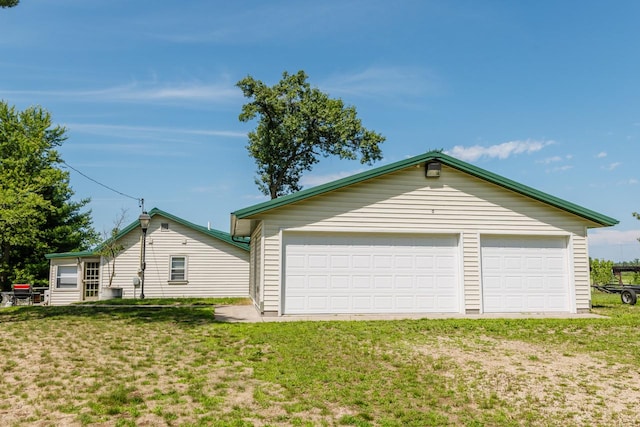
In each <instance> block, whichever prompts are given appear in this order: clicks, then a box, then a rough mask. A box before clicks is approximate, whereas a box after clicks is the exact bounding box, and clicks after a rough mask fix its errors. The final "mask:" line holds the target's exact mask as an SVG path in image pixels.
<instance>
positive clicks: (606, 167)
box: [602, 162, 622, 171]
mask: <svg viewBox="0 0 640 427" xmlns="http://www.w3.org/2000/svg"><path fill="white" fill-rule="evenodd" d="M621 164H622V163H621V162H614V163H610V164H609V165H607V166H603V167H602V169H605V170H608V171H612V170H614V169H616V168H617V167H618V166H620V165H621Z"/></svg>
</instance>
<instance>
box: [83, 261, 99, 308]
mask: <svg viewBox="0 0 640 427" xmlns="http://www.w3.org/2000/svg"><path fill="white" fill-rule="evenodd" d="M83 283H84V299H85V300H92V299H97V298H98V291H99V290H100V263H99V262H85V263H84V280H83Z"/></svg>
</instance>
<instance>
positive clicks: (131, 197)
mask: <svg viewBox="0 0 640 427" xmlns="http://www.w3.org/2000/svg"><path fill="white" fill-rule="evenodd" d="M61 162H62V163H63V164H64V165H65V166H67V167H68V168H69V169H72V170H74V171H76V172H78V173H79V174H80V175H82V176H84V177H85V178H87V179H88V180H89V181H92V182H95V183H96V184H98V185H99V186H101V187H104V188H106V189H107V190H110V191H113V192H114V193H117V194H119V195H121V196H124V197H128V198H130V199H133V200H135V201H137V202H138V203H139V204H141V205H143V204H144V199H142V198H140V197H133V196H130V195H128V194H125V193H123V192H122V191H118V190H116V189H115V188H112V187H109V186H108V185H106V184H103V183H101V182H99V181H96V180H95V179H93V178H91V177H90V176H88V175H86V174H84V173H82V172H80V171H79V170H78V169H76V168H74V167H73V166H71V165H70V164H69V163H67V162H65V161H64V160H61Z"/></svg>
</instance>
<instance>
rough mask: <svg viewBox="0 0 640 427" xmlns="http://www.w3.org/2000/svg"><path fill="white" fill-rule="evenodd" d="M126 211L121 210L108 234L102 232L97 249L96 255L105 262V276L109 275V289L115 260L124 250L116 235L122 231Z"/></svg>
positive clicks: (113, 273) (114, 270)
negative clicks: (101, 239)
mask: <svg viewBox="0 0 640 427" xmlns="http://www.w3.org/2000/svg"><path fill="white" fill-rule="evenodd" d="M126 218H127V211H126V210H125V209H123V210H122V211H120V215H118V216H117V217H116V219H115V220H114V221H113V228H112V229H111V231H110V232H107V231H105V232H103V233H102V237H103V242H102V243H101V244H100V246H99V247H98V250H97V252H98V254H99V255H101V256H102V257H104V259H105V260H106V261H107V274H108V275H109V287H111V285H112V284H113V278H114V277H115V276H116V258H117V257H118V255H119V254H120V253H121V252H122V251H123V250H124V245H123V244H122V243H121V242H119V241H118V240H117V237H118V234H120V232H121V231H122V228H123V226H124V223H125V220H126Z"/></svg>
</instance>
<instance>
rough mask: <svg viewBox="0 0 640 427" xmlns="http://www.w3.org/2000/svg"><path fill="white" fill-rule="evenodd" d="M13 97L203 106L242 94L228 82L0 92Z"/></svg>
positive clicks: (152, 83)
mask: <svg viewBox="0 0 640 427" xmlns="http://www.w3.org/2000/svg"><path fill="white" fill-rule="evenodd" d="M0 92H2V93H5V94H8V95H14V96H21V95H27V96H37V97H49V98H66V99H79V100H91V101H98V102H105V101H109V102H114V101H128V102H157V101H167V102H168V101H173V102H175V101H190V102H206V103H223V102H225V103H226V102H229V101H235V100H239V99H241V97H242V93H241V92H240V91H239V90H237V88H235V87H234V86H233V84H231V83H228V82H222V83H202V82H188V83H165V84H159V83H157V82H155V81H152V82H132V83H129V84H124V85H117V86H110V87H105V88H98V89H87V90H77V89H69V90H0Z"/></svg>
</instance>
